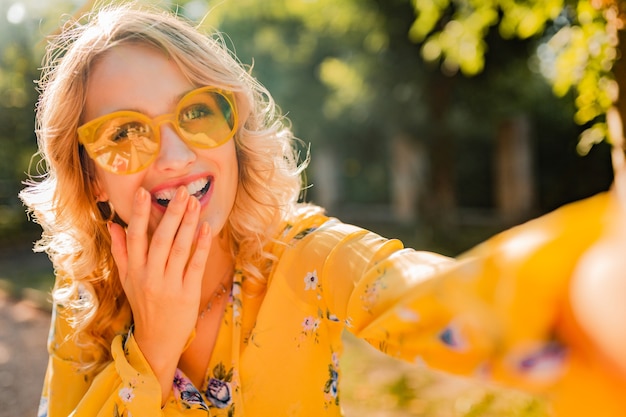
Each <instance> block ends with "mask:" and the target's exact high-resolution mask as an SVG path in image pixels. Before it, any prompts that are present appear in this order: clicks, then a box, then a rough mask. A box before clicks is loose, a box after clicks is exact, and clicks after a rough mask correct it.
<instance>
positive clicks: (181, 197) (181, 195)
mask: <svg viewBox="0 0 626 417" xmlns="http://www.w3.org/2000/svg"><path fill="white" fill-rule="evenodd" d="M186 194H187V189H186V188H185V187H178V190H176V197H175V198H176V200H177V201H185V197H186Z"/></svg>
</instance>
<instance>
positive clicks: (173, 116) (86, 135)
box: [76, 87, 239, 175]
mask: <svg viewBox="0 0 626 417" xmlns="http://www.w3.org/2000/svg"><path fill="white" fill-rule="evenodd" d="M204 93H211V94H218V95H220V96H222V97H223V98H224V99H225V100H226V102H227V103H228V104H229V105H230V108H231V111H232V128H231V130H230V133H229V134H228V135H227V136H225V137H224V138H223V139H222V140H221V141H220V142H218V143H217V144H212V145H206V146H204V145H203V144H202V143H200V142H192V141H189V140H187V138H186V137H185V136H186V134H185V132H184V131H181V128H180V125H179V122H178V115H179V114H180V112H181V111H182V110H183V106H185V105H186V104H187V103H186V101H188V99H189V98H190V97H194V96H197V95H201V94H204ZM118 117H133V118H135V120H138V121H141V122H142V123H144V124H146V125H148V126H150V128H151V130H152V139H154V140H153V142H154V143H155V144H156V149H155V151H154V152H153V153H152V155H151V156H150V158H149V159H148V160H147V161H146V162H144V163H143V164H141V165H139V167H137V168H135V169H131V170H126V171H117V170H115V169H114V167H113V166H111V165H109V164H103V163H101V162H100V159H99V156H100V152H98V151H97V150H96V149H94V144H95V143H97V142H98V140H99V138H98V137H96V135H95V134H96V132H97V131H98V129H100V127H101V126H102V125H103V124H104V123H106V122H108V121H110V120H114V119H116V118H118ZM226 121H227V123H228V120H226ZM163 123H170V124H171V125H172V126H173V127H174V130H175V131H176V133H177V134H178V136H179V137H180V138H181V139H182V140H183V141H184V142H185V143H186V144H187V145H189V146H191V147H193V148H200V149H210V148H217V147H218V146H221V145H223V144H224V143H226V142H228V141H229V140H230V139H231V138H232V137H234V136H235V133H236V132H237V128H238V125H239V114H238V112H237V105H236V101H235V96H234V94H233V93H232V92H231V91H227V90H223V89H220V88H216V87H199V88H196V89H194V90H191V91H189V92H188V93H186V94H185V95H184V96H182V97H181V98H180V100H179V101H178V103H177V104H176V108H175V110H174V112H172V113H166V114H161V115H159V116H156V117H149V116H147V115H145V114H143V113H140V112H136V111H131V110H121V111H116V112H113V113H108V114H105V115H103V116H100V117H97V118H95V119H93V120H90V121H89V122H87V123H85V124H83V125H81V126H79V127H78V129H77V130H76V133H77V136H78V141H79V143H80V144H82V145H83V146H84V148H85V150H86V151H87V154H88V155H89V157H90V158H91V159H92V160H93V161H94V162H95V163H96V164H98V165H99V166H100V167H101V168H103V169H104V170H106V171H109V172H112V173H114V174H118V175H130V174H134V173H137V172H139V171H142V170H144V169H146V168H147V167H148V166H149V165H150V164H151V163H152V162H153V161H154V160H155V159H156V157H157V155H158V154H159V151H160V149H161V132H160V127H161V125H162V124H163Z"/></svg>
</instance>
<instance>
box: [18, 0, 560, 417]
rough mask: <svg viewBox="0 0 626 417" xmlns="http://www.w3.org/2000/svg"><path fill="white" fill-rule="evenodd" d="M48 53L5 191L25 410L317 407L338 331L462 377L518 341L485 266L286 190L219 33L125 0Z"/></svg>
mask: <svg viewBox="0 0 626 417" xmlns="http://www.w3.org/2000/svg"><path fill="white" fill-rule="evenodd" d="M48 51H49V53H48V56H47V63H46V65H45V66H44V74H43V76H42V79H41V88H42V94H41V97H40V101H39V105H38V109H37V120H38V135H39V146H40V152H41V155H42V156H43V158H44V160H45V161H46V163H47V167H48V171H47V173H46V174H45V176H44V177H43V178H42V179H41V180H40V181H38V182H33V183H31V184H30V185H29V186H28V187H27V188H26V189H25V190H24V191H23V192H22V193H21V197H22V199H23V200H24V202H25V203H26V204H27V206H28V207H29V209H30V210H31V212H32V214H33V215H34V217H35V219H36V220H37V221H38V222H39V223H40V224H41V225H42V228H43V237H42V239H41V241H40V242H39V243H38V249H39V250H44V251H46V252H47V253H48V254H49V255H50V258H51V259H52V261H53V264H54V267H55V272H56V276H57V279H56V285H55V288H54V291H53V299H54V315H53V322H52V329H51V334H50V342H49V351H50V361H49V366H48V372H47V374H46V379H45V386H44V390H43V396H42V401H41V408H40V415H42V416H50V417H57V416H68V415H72V416H76V417H78V416H89V417H91V416H131V415H132V416H134V417H140V416H154V415H164V416H178V415H181V416H183V415H184V416H192V415H212V416H215V415H217V416H219V415H228V416H242V415H252V416H265V415H315V416H319V415H329V416H337V415H340V414H341V411H340V402H339V393H338V381H339V374H340V373H339V363H338V360H339V356H340V354H341V352H342V344H341V332H342V331H343V330H344V329H346V328H347V329H348V330H350V331H351V332H353V333H354V334H356V335H357V336H358V337H361V338H363V339H366V340H367V341H368V342H370V343H372V344H373V345H374V346H376V347H378V348H379V349H380V350H382V351H384V352H386V353H388V354H390V355H393V356H397V357H401V358H404V359H406V360H410V361H415V360H417V359H423V360H425V361H426V362H427V363H429V364H431V365H433V366H437V367H441V368H443V369H448V370H451V371H454V372H458V373H464V374H476V373H477V372H481V373H484V371H485V370H489V369H492V368H494V367H497V365H499V364H506V363H507V362H506V360H507V358H508V356H507V354H509V353H510V352H511V351H512V350H513V351H514V352H515V353H519V352H518V351H515V350H514V349H513V347H515V346H517V345H511V344H510V343H509V342H511V343H519V342H520V340H515V339H512V340H511V341H509V340H507V339H506V336H507V335H508V334H509V333H507V332H508V331H509V329H508V328H506V327H503V326H502V324H503V322H505V320H501V319H500V318H499V316H494V314H493V313H494V311H497V312H498V313H501V311H499V310H498V309H497V307H498V303H497V299H495V298H494V297H493V292H492V289H493V288H495V287H497V285H494V278H493V277H479V278H477V279H476V280H475V281H472V282H468V281H466V280H465V277H464V275H463V274H462V273H459V271H461V272H462V271H464V270H463V269H462V266H463V265H466V264H464V263H460V264H459V265H460V267H455V268H452V266H451V265H452V263H451V262H450V260H448V259H447V258H445V257H441V256H438V255H435V254H431V253H425V252H417V251H413V250H410V249H404V248H403V247H402V245H401V243H400V242H398V241H396V240H386V239H383V238H381V237H379V236H377V235H375V234H373V233H370V232H368V231H365V230H362V229H359V228H357V227H354V226H349V225H345V224H342V223H340V222H338V221H337V220H334V219H329V218H327V217H325V216H324V215H323V214H322V210H321V209H320V208H318V207H315V206H311V205H301V204H298V203H297V200H298V196H299V193H300V190H301V188H302V184H301V179H300V174H301V170H302V169H303V168H304V166H303V165H301V166H299V165H298V162H297V157H296V153H295V151H294V148H293V142H294V138H293V136H292V134H291V132H290V130H289V129H288V128H287V127H286V126H285V124H284V123H283V121H282V118H281V116H280V115H279V114H278V113H277V111H276V108H275V106H274V103H273V101H272V99H271V96H270V94H269V93H268V92H267V91H266V90H265V89H264V88H263V87H262V86H261V85H259V84H258V83H257V82H256V81H255V80H254V79H253V78H252V77H251V76H250V75H249V74H248V72H247V71H246V70H245V69H244V68H243V67H242V65H240V64H239V63H238V62H237V61H236V59H235V58H234V57H233V56H232V55H231V54H230V53H229V52H228V51H227V50H226V49H225V48H224V47H223V46H222V43H221V42H220V40H219V38H215V37H213V38H211V37H206V36H205V35H203V34H201V33H199V32H198V31H196V30H195V29H194V28H193V27H192V26H190V25H189V24H188V23H186V22H184V21H182V20H180V19H178V18H176V17H174V16H172V15H170V14H168V13H166V12H161V11H150V10H142V9H138V8H136V7H132V6H128V5H127V6H119V7H110V8H105V9H103V10H101V11H100V12H98V13H95V14H93V15H92V16H90V18H89V19H88V21H87V23H86V24H84V25H81V24H78V23H76V24H73V25H68V27H66V28H65V29H64V30H63V32H62V34H61V35H60V36H59V37H58V38H57V39H56V41H55V42H52V43H51V45H50V47H49V49H48ZM446 271H448V272H446ZM455 271H456V272H455ZM465 271H466V270H465ZM435 276H437V278H436V279H435V278H434V277H435ZM439 277H441V278H439ZM495 284H497V282H495ZM494 305H495V308H494ZM504 313H506V312H504ZM513 324H515V323H513ZM529 337H530V339H531V340H534V341H536V342H537V344H536V345H535V346H534V348H535V349H534V350H532V351H528V352H525V354H526V355H531V356H530V357H535V356H532V355H536V353H537V352H544V351H546V346H549V347H551V348H552V349H553V350H551V351H550V352H556V353H555V354H554V358H556V361H555V362H556V363H557V368H558V366H560V363H561V362H560V361H561V355H560V354H559V352H561V350H560V347H559V346H558V345H557V343H556V342H555V341H553V340H551V339H550V340H547V339H549V338H546V337H545V334H543V333H537V334H535V333H533V334H531V335H530V336H529ZM517 359H519V360H523V359H524V358H520V357H518V358H517ZM537 363H539V364H541V363H542V362H541V361H537ZM529 368H531V369H532V368H533V366H532V364H531V365H529ZM497 375H498V377H499V378H500V379H503V380H507V381H513V383H514V384H515V383H516V384H518V385H519V384H520V380H522V381H523V382H528V381H527V378H526V377H525V375H526V374H524V373H521V372H519V370H518V369H516V368H511V367H506V366H502V367H501V368H499V372H498V373H497ZM553 379H554V378H553ZM551 381H552V380H551ZM530 382H531V383H533V384H534V381H533V380H531V381H530ZM546 384H549V382H548V383H546V382H545V381H540V383H538V384H535V385H537V386H539V389H541V390H543V389H545V387H546V386H548V385H546ZM531 385H532V384H531ZM535 385H533V386H535Z"/></svg>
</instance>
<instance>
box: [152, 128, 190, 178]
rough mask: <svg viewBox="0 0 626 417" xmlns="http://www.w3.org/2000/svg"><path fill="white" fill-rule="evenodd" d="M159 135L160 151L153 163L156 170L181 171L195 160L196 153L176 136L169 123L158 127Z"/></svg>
mask: <svg viewBox="0 0 626 417" xmlns="http://www.w3.org/2000/svg"><path fill="white" fill-rule="evenodd" d="M160 134H161V149H160V150H159V155H158V156H157V158H156V160H155V161H154V165H155V167H156V168H157V169H158V170H161V171H168V170H171V171H174V170H183V169H185V168H186V167H188V166H189V165H191V164H192V163H193V162H194V161H195V160H196V153H195V152H194V151H193V149H191V148H190V147H189V145H187V143H186V142H185V141H184V140H183V139H182V138H181V137H180V136H179V135H178V133H177V132H176V130H175V129H174V126H172V125H171V124H170V123H163V124H162V125H161V126H160Z"/></svg>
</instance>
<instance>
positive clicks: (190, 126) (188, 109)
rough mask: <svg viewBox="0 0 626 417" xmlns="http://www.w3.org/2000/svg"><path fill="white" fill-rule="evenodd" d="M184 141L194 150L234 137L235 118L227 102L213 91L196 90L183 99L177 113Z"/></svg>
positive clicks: (215, 144)
mask: <svg viewBox="0 0 626 417" xmlns="http://www.w3.org/2000/svg"><path fill="white" fill-rule="evenodd" d="M177 117H178V120H177V121H178V127H179V128H180V132H181V133H182V134H183V135H184V136H185V140H186V141H187V142H188V143H189V144H191V145H193V146H197V147H201V148H213V147H216V146H219V145H221V144H223V143H224V142H226V141H227V140H229V139H230V138H231V137H232V136H233V134H234V128H235V115H234V111H233V107H232V105H231V104H230V101H229V100H228V99H227V98H226V97H225V96H223V95H222V94H220V93H218V92H215V91H203V90H200V91H198V93H197V94H193V95H190V96H188V97H187V98H186V99H184V100H183V102H182V103H181V105H180V107H179V111H178V114H177Z"/></svg>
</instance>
